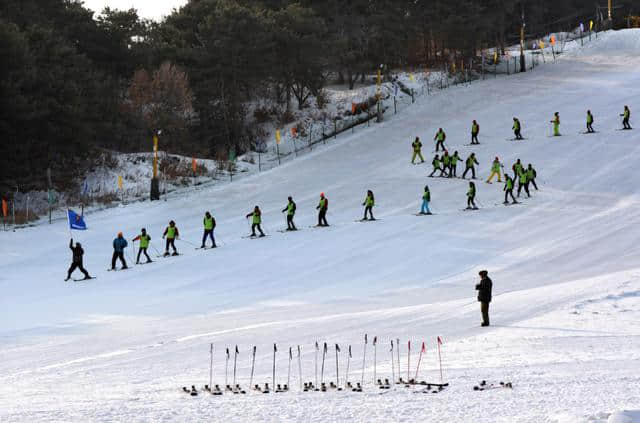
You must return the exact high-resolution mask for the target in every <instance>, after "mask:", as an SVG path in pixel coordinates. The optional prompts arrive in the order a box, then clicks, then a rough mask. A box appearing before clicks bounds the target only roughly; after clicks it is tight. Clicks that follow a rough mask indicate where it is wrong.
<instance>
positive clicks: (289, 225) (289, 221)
mask: <svg viewBox="0 0 640 423" xmlns="http://www.w3.org/2000/svg"><path fill="white" fill-rule="evenodd" d="M287 229H292V230H296V229H297V228H296V225H295V223H293V215H292V214H288V215H287Z"/></svg>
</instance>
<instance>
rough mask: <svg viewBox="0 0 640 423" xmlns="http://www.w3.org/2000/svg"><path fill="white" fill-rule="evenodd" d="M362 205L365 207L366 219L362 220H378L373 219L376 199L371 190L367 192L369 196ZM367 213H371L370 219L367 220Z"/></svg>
mask: <svg viewBox="0 0 640 423" xmlns="http://www.w3.org/2000/svg"><path fill="white" fill-rule="evenodd" d="M362 205H363V206H364V217H363V218H362V220H376V219H375V218H374V217H373V206H374V205H375V199H374V198H373V191H371V190H368V191H367V196H366V198H365V199H364V203H362ZM367 212H369V216H370V219H367Z"/></svg>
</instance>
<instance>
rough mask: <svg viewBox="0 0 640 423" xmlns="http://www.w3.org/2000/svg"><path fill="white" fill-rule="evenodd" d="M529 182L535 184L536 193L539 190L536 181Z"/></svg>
mask: <svg viewBox="0 0 640 423" xmlns="http://www.w3.org/2000/svg"><path fill="white" fill-rule="evenodd" d="M529 182H531V183H532V184H533V187H534V188H535V189H536V191H537V190H538V186H537V185H536V180H535V179H532V180H530V181H529Z"/></svg>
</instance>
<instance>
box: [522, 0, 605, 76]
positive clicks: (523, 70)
mask: <svg viewBox="0 0 640 423" xmlns="http://www.w3.org/2000/svg"><path fill="white" fill-rule="evenodd" d="M609 1H611V0H609ZM520 5H521V6H522V25H521V26H520V72H526V71H527V65H526V61H525V58H524V28H525V25H526V24H525V23H524V0H523V1H521V2H520Z"/></svg>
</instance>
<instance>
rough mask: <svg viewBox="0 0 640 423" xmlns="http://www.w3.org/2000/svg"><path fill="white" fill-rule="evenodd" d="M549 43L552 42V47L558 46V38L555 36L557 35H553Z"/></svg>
mask: <svg viewBox="0 0 640 423" xmlns="http://www.w3.org/2000/svg"><path fill="white" fill-rule="evenodd" d="M549 41H551V45H552V46H555V45H556V36H555V35H552V36H551V39H550V40H549Z"/></svg>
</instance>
